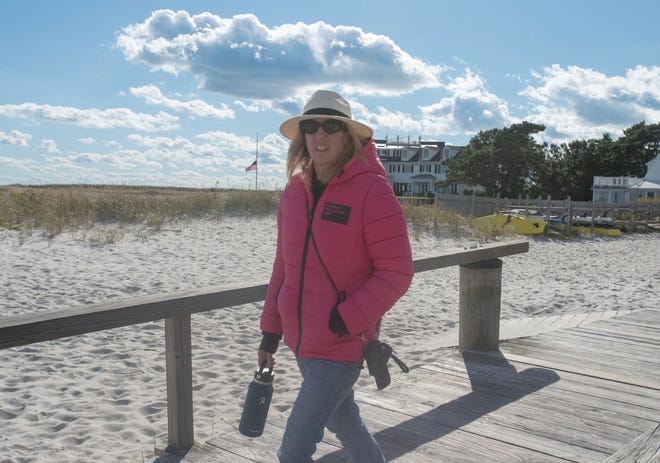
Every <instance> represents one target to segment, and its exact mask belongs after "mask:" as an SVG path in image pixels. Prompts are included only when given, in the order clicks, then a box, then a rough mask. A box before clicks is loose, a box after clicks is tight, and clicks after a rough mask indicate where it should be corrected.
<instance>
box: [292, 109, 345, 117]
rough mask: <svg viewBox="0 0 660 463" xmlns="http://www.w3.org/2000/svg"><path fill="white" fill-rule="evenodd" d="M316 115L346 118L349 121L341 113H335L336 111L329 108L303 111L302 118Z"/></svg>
mask: <svg viewBox="0 0 660 463" xmlns="http://www.w3.org/2000/svg"><path fill="white" fill-rule="evenodd" d="M316 114H318V115H319V116H339V117H346V118H348V119H350V117H349V116H347V115H346V114H344V113H343V112H341V111H337V110H336V109H329V108H315V109H310V110H309V111H305V113H304V114H303V116H312V115H316Z"/></svg>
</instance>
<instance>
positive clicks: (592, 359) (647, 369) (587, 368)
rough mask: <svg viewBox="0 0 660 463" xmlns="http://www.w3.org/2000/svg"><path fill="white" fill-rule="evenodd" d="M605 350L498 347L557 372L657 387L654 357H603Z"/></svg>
mask: <svg viewBox="0 0 660 463" xmlns="http://www.w3.org/2000/svg"><path fill="white" fill-rule="evenodd" d="M609 350H611V346H609V348H608V349H607V350H604V351H600V352H598V351H594V350H590V349H587V348H584V347H583V346H582V347H581V346H579V345H577V344H575V343H563V344H559V343H557V342H555V341H553V342H552V344H551V345H548V344H546V343H543V342H541V341H537V340H535V341H530V342H528V343H520V342H519V341H513V340H512V341H507V344H506V347H504V348H502V351H504V352H506V354H507V355H509V354H513V355H518V356H520V358H522V357H527V358H534V359H539V360H543V361H545V362H552V363H546V365H550V364H552V365H555V366H556V367H557V369H561V370H563V371H573V372H576V373H581V374H585V375H589V376H594V375H595V376H602V377H607V378H609V379H611V380H616V381H621V382H624V383H628V384H642V385H645V386H647V387H658V384H659V383H660V381H659V375H660V370H659V369H658V364H657V362H653V360H654V357H652V356H645V359H640V358H639V357H636V356H635V354H634V352H632V353H630V354H629V355H627V356H623V355H619V354H612V355H611V356H608V355H605V352H608V351H609ZM588 354H591V356H589V357H587V356H588ZM586 358H588V360H586ZM656 358H657V356H656ZM617 359H618V360H619V363H617V371H616V372H610V369H611V366H612V365H613V363H615V362H616V361H617ZM649 362H650V363H649ZM527 363H528V362H527ZM654 367H655V368H654Z"/></svg>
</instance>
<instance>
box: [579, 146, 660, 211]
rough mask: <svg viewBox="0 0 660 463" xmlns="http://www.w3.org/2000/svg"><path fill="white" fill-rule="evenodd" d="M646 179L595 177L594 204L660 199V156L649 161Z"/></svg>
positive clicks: (593, 188)
mask: <svg viewBox="0 0 660 463" xmlns="http://www.w3.org/2000/svg"><path fill="white" fill-rule="evenodd" d="M646 165H647V168H646V175H645V176H644V178H637V177H594V185H593V187H592V190H593V195H592V199H593V201H594V202H597V201H598V202H606V203H630V202H633V201H638V200H640V199H641V200H658V199H660V156H658V157H656V158H655V159H653V160H651V161H649V162H648V163H647V164H646Z"/></svg>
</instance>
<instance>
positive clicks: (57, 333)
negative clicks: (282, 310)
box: [0, 241, 529, 349]
mask: <svg viewBox="0 0 660 463" xmlns="http://www.w3.org/2000/svg"><path fill="white" fill-rule="evenodd" d="M528 250H529V242H527V241H513V242H506V243H496V244H491V245H487V246H483V247H479V248H476V249H467V250H457V251H448V252H445V253H442V254H438V255H436V256H433V257H429V258H424V259H418V260H416V261H415V262H414V265H415V271H417V272H422V271H427V270H434V269H438V268H443V267H449V266H452V265H463V264H469V263H474V262H478V261H480V260H484V259H494V258H496V257H502V256H507V255H512V254H518V253H522V252H527V251H528ZM267 289H268V282H267V281H263V282H259V283H257V284H255V285H252V286H240V285H223V286H220V287H215V288H206V289H202V290H195V291H184V292H177V293H171V294H160V295H156V296H143V297H139V298H132V299H130V300H128V301H127V300H116V301H110V302H103V303H99V304H89V305H84V306H80V307H74V308H67V309H60V310H49V311H43V312H37V313H34V314H26V315H16V316H9V317H0V349H6V348H9V347H16V346H22V345H27V344H32V343H36V342H43V341H52V340H54V339H59V338H63V337H68V336H76V335H79V334H85V333H92V332H95V331H103V330H109V329H113V328H119V327H122V326H129V325H135V324H138V323H146V322H150V321H155V320H161V319H165V318H171V317H177V316H180V315H185V314H189V315H190V314H194V313H199V312H206V311H209V310H215V309H221V308H228V307H235V306H239V305H243V304H249V303H254V302H259V301H262V300H263V299H264V298H265V296H266V290H267Z"/></svg>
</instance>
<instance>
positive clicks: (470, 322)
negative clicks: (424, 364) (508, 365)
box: [458, 259, 502, 352]
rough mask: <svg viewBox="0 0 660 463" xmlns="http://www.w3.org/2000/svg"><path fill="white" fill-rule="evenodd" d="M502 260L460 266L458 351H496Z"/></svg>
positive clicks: (498, 335) (498, 334) (498, 337)
mask: <svg viewBox="0 0 660 463" xmlns="http://www.w3.org/2000/svg"><path fill="white" fill-rule="evenodd" d="M501 299H502V260H500V259H490V260H484V261H480V262H476V263H473V264H466V265H461V266H460V289H459V297H458V305H459V315H458V323H459V325H458V348H459V350H460V351H461V352H465V351H467V350H497V347H498V344H499V339H500V304H501Z"/></svg>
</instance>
